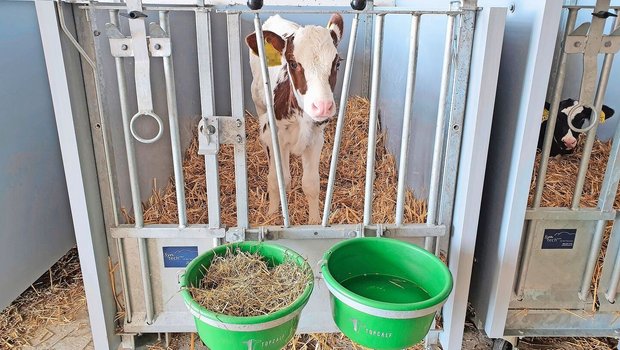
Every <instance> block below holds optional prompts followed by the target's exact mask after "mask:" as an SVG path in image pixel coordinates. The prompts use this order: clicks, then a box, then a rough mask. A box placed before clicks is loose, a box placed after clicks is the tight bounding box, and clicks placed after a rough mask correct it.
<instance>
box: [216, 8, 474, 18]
mask: <svg viewBox="0 0 620 350" xmlns="http://www.w3.org/2000/svg"><path fill="white" fill-rule="evenodd" d="M215 12H216V13H227V14H230V13H241V14H246V13H253V14H282V13H288V14H319V15H324V14H330V13H333V12H334V10H333V9H330V10H299V9H282V10H279V9H278V10H257V11H255V10H227V9H216V10H215ZM462 12H463V11H442V10H429V11H420V10H414V9H404V8H403V9H398V10H395V9H393V8H385V9H382V8H381V7H375V9H374V10H364V11H355V10H341V11H338V13H340V14H343V15H350V14H359V13H363V14H368V15H377V16H383V15H450V16H454V15H458V14H461V13H462Z"/></svg>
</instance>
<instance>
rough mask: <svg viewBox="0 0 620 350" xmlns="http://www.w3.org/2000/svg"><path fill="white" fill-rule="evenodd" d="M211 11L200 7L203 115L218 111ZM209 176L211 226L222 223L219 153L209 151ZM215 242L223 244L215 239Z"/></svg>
mask: <svg viewBox="0 0 620 350" xmlns="http://www.w3.org/2000/svg"><path fill="white" fill-rule="evenodd" d="M211 43H212V41H211V12H210V11H209V10H208V9H197V10H196V45H197V52H198V75H199V83H200V111H201V114H202V117H203V118H208V117H212V116H213V115H215V93H214V89H213V57H212V51H213V50H212V47H211ZM205 170H206V177H207V195H208V196H207V198H208V203H207V204H208V211H209V227H210V228H219V227H221V225H222V223H221V219H220V176H219V168H218V161H217V154H210V155H205ZM213 243H214V244H215V245H218V244H219V241H218V239H214V241H213Z"/></svg>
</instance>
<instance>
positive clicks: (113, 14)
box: [97, 10, 139, 323]
mask: <svg viewBox="0 0 620 350" xmlns="http://www.w3.org/2000/svg"><path fill="white" fill-rule="evenodd" d="M110 22H111V23H112V24H114V25H115V26H116V27H119V22H118V10H112V11H110ZM115 60H119V61H120V62H119V63H120V66H122V59H121V58H116V59H115ZM116 69H117V74H118V69H119V64H117V66H116ZM123 76H124V74H123ZM123 84H124V85H125V86H126V83H123ZM119 86H120V82H119ZM97 88H99V85H98V84H97ZM99 108H101V105H100V107H99ZM121 108H122V106H121ZM126 121H127V122H128V114H127V112H125V118H124V119H123V129H125V125H128V124H126V123H125V122H126ZM101 127H102V129H103V128H104V126H103V124H102V126H101ZM104 131H105V130H104ZM127 131H129V130H127ZM125 137H126V138H125V140H127V135H125ZM131 141H133V140H131ZM131 147H132V152H131V153H132V154H134V155H135V153H134V152H133V144H132V146H131ZM128 155H129V154H128ZM106 158H107V157H106ZM134 161H135V159H134ZM134 176H136V175H135V174H134ZM130 180H131V176H130ZM138 188H139V186H138ZM132 192H133V191H132ZM112 197H114V194H112ZM132 200H133V197H132ZM115 211H116V210H115ZM114 218H115V220H114V225H115V226H118V224H119V223H118V215H116V214H115V215H114ZM116 249H117V250H118V263H119V265H120V274H121V286H122V287H123V299H124V300H125V322H126V323H131V320H132V307H131V299H130V298H129V280H128V277H127V265H126V263H125V242H124V241H123V240H122V239H120V238H119V239H117V240H116Z"/></svg>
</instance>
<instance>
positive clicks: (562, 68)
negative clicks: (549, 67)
mask: <svg viewBox="0 0 620 350" xmlns="http://www.w3.org/2000/svg"><path fill="white" fill-rule="evenodd" d="M576 21H577V10H576V9H572V8H571V9H569V12H568V19H567V20H566V29H565V31H564V35H563V39H562V47H561V54H560V57H559V61H558V63H557V67H559V68H558V75H557V77H556V82H555V86H554V87H553V98H552V100H551V107H550V110H549V119H547V130H546V131H545V139H544V143H543V149H542V154H541V157H540V167H539V168H538V175H537V176H538V177H537V178H536V189H535V192H534V201H533V203H532V207H533V208H538V207H540V201H541V199H542V194H543V190H544V188H545V177H546V175H547V166H548V165H549V151H550V150H551V142H552V141H553V132H554V130H555V123H556V120H557V117H558V110H559V107H560V100H561V99H562V88H563V87H564V80H565V78H566V58H567V54H566V52H565V50H564V43H565V42H566V38H567V37H568V35H569V34H570V32H572V31H573V29H575V23H576ZM528 231H529V230H528ZM528 260H529V258H528Z"/></svg>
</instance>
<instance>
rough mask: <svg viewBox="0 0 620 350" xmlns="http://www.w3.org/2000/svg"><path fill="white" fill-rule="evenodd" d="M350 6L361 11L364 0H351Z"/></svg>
mask: <svg viewBox="0 0 620 350" xmlns="http://www.w3.org/2000/svg"><path fill="white" fill-rule="evenodd" d="M351 8H352V9H354V10H356V11H361V10H363V9H365V8H366V0H351Z"/></svg>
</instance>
